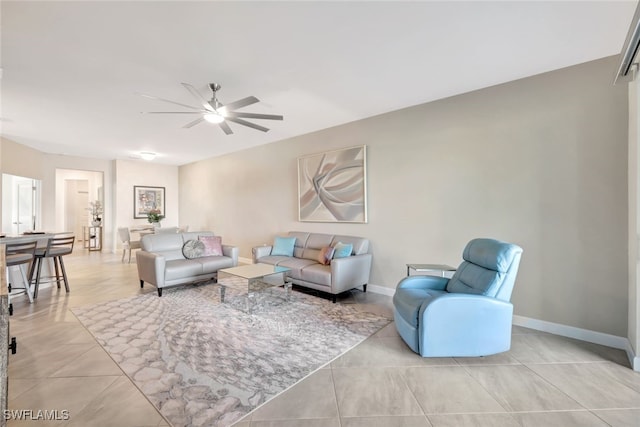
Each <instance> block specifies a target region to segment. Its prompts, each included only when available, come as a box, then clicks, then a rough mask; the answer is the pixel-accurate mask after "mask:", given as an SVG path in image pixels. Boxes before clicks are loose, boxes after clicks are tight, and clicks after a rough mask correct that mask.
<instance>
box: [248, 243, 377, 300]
mask: <svg viewBox="0 0 640 427" xmlns="http://www.w3.org/2000/svg"><path fill="white" fill-rule="evenodd" d="M288 237H295V238H296V241H295V246H294V253H293V256H292V257H288V256H282V255H271V250H272V249H273V247H272V246H256V247H254V248H253V250H252V256H253V262H254V263H256V262H260V263H265V264H272V265H278V266H282V267H288V268H290V269H291V272H290V273H289V278H290V279H291V282H292V283H294V284H296V285H299V286H304V287H307V288H311V289H316V290H319V291H323V292H326V293H329V294H331V295H332V296H333V302H336V295H338V294H340V293H342V292H344V291H348V290H350V289H353V288H357V287H360V286H362V290H363V291H364V292H366V291H367V283H368V282H369V274H370V273H371V260H372V256H371V254H370V253H369V240H367V239H364V238H362V237H354V236H342V235H334V234H321V233H307V232H300V231H290V232H289V233H288ZM337 242H342V243H346V244H349V243H350V244H352V245H353V251H352V253H351V255H350V256H347V257H345V258H338V259H333V260H331V264H330V265H323V264H321V263H320V262H318V257H319V255H320V251H321V250H322V248H324V247H327V246H333V245H335V244H336V243H337Z"/></svg>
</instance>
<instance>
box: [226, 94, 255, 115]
mask: <svg viewBox="0 0 640 427" xmlns="http://www.w3.org/2000/svg"><path fill="white" fill-rule="evenodd" d="M256 102H260V100H259V99H258V98H256V97H255V96H247V97H246V98H242V99H239V100H237V101H235V102H230V103H229V104H225V105H224V109H225V110H226V112H230V111H231V110H236V109H238V108H242V107H246V106H247V105H251V104H255V103H256Z"/></svg>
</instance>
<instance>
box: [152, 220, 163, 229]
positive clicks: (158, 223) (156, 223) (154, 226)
mask: <svg viewBox="0 0 640 427" xmlns="http://www.w3.org/2000/svg"><path fill="white" fill-rule="evenodd" d="M152 224H153V229H154V230H155V229H156V228H160V227H162V225H161V224H160V222H153V223H152Z"/></svg>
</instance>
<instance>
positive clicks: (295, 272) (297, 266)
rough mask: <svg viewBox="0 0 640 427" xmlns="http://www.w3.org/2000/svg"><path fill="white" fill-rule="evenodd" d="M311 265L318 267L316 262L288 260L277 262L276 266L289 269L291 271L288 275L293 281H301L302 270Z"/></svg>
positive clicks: (298, 259) (301, 259)
mask: <svg viewBox="0 0 640 427" xmlns="http://www.w3.org/2000/svg"><path fill="white" fill-rule="evenodd" d="M313 264H317V265H319V264H318V262H317V261H313V260H310V259H303V258H288V259H286V260H283V261H281V262H279V263H278V266H279V267H287V268H290V269H291V271H290V272H289V275H290V276H291V277H293V278H294V279H301V278H302V269H303V268H305V267H307V266H309V265H313Z"/></svg>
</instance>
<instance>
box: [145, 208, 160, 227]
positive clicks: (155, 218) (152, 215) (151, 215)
mask: <svg viewBox="0 0 640 427" xmlns="http://www.w3.org/2000/svg"><path fill="white" fill-rule="evenodd" d="M163 219H164V215H162V214H161V213H160V209H151V210H150V211H149V212H147V221H149V223H150V224H153V223H157V222H160V221H162V220H163Z"/></svg>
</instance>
